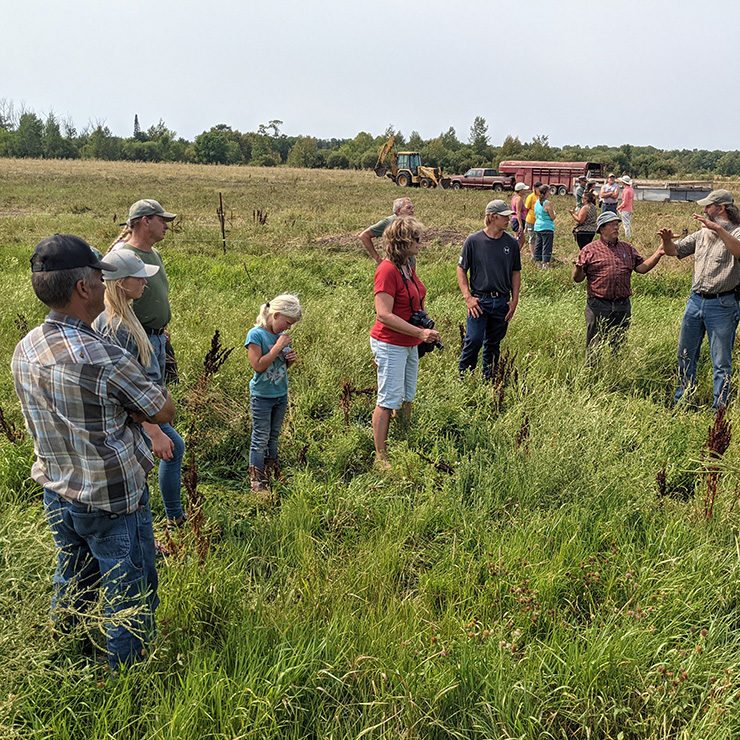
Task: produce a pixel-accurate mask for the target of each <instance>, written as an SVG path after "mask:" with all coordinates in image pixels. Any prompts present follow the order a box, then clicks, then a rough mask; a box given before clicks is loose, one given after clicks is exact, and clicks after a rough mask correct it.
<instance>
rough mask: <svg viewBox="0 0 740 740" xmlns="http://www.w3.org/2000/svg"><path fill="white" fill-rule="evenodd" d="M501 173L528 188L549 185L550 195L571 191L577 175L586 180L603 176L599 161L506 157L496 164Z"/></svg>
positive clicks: (602, 168) (565, 193) (602, 167)
mask: <svg viewBox="0 0 740 740" xmlns="http://www.w3.org/2000/svg"><path fill="white" fill-rule="evenodd" d="M498 171H499V172H500V173H501V174H505V175H513V176H514V178H515V180H516V182H523V183H525V184H526V185H528V186H529V187H530V188H531V187H533V186H534V183H536V182H541V183H542V184H543V185H549V186H550V193H551V194H552V195H568V194H569V193H572V192H573V190H574V188H575V186H576V184H577V182H578V178H579V177H586V178H587V179H588V180H593V179H595V178H603V177H604V166H603V165H602V164H601V163H600V162H529V161H525V160H517V159H514V160H512V159H507V160H504V161H503V162H501V163H500V164H499V166H498Z"/></svg>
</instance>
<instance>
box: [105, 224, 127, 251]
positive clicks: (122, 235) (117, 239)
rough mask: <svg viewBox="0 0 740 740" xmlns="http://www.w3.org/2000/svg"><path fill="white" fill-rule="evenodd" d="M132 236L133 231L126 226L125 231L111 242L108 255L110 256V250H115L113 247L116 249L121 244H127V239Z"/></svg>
mask: <svg viewBox="0 0 740 740" xmlns="http://www.w3.org/2000/svg"><path fill="white" fill-rule="evenodd" d="M131 234H133V229H132V228H131V227H130V226H128V225H127V226H124V227H123V229H121V233H120V234H119V235H118V236H117V237H116V238H115V239H114V240H113V241H112V242H111V244H110V246H109V247H108V251H107V252H106V254H109V253H110V250H111V249H113V247H115V246H116V244H118V243H119V242H125V241H126V239H128V238H129V237H130V236H131Z"/></svg>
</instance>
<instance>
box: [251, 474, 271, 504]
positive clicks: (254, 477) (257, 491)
mask: <svg viewBox="0 0 740 740" xmlns="http://www.w3.org/2000/svg"><path fill="white" fill-rule="evenodd" d="M249 483H250V488H251V489H252V493H253V494H254V502H255V504H257V506H274V505H275V503H276V501H275V497H274V496H273V495H272V491H270V489H269V488H268V486H267V482H266V479H265V471H264V470H261V469H260V468H258V467H257V466H256V465H250V466H249Z"/></svg>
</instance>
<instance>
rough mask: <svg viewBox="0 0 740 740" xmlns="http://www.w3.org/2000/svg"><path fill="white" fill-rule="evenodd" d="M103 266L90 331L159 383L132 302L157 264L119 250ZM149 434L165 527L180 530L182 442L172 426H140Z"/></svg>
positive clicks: (153, 358)
mask: <svg viewBox="0 0 740 740" xmlns="http://www.w3.org/2000/svg"><path fill="white" fill-rule="evenodd" d="M105 261H106V264H111V265H115V266H116V270H115V271H105V272H104V274H103V279H104V280H105V311H103V313H101V314H100V316H98V317H97V319H95V321H94V322H93V329H95V331H97V332H98V333H99V334H101V335H102V336H103V337H105V338H106V339H107V340H108V341H109V342H112V343H113V344H117V345H119V346H121V347H123V348H124V349H125V350H127V351H128V352H130V353H131V354H132V355H133V356H134V357H136V358H137V359H138V360H139V363H140V364H141V366H142V367H143V368H144V370H145V371H146V373H147V375H148V376H149V378H150V379H151V380H152V381H154V382H155V383H161V382H162V380H161V375H160V369H159V363H158V361H157V357H156V355H155V354H154V350H153V349H152V345H151V343H150V342H149V337H148V336H147V333H146V331H145V330H144V327H143V326H142V325H141V323H140V322H139V319H137V318H136V314H135V313H134V309H133V308H132V305H131V304H132V303H133V301H134V300H135V299H136V298H140V297H141V295H142V294H143V293H144V290H145V289H146V282H147V278H149V277H151V276H152V275H154V274H156V272H157V271H158V270H159V267H158V266H157V265H147V264H144V262H142V260H141V259H140V258H139V257H138V256H137V255H136V254H135V253H134V252H132V251H130V250H128V249H120V250H116V251H113V252H110V251H109V252H108V254H107V255H106V257H105ZM142 427H143V428H144V431H145V432H146V433H147V434H148V435H149V438H150V440H151V443H152V452H153V453H154V454H155V455H156V456H157V457H159V458H160V463H159V490H160V492H161V494H162V501H163V502H164V509H165V514H166V515H167V528H168V529H176V528H177V527H181V526H182V525H183V524H184V523H185V521H186V520H187V516H186V515H185V512H184V511H183V509H182V501H181V499H180V486H181V480H182V459H183V456H184V454H185V443H184V442H183V441H182V437H181V436H180V435H179V434H178V433H177V432H176V431H175V429H174V427H173V426H172V425H171V424H149V423H147V422H143V423H142Z"/></svg>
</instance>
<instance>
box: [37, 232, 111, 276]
mask: <svg viewBox="0 0 740 740" xmlns="http://www.w3.org/2000/svg"><path fill="white" fill-rule="evenodd" d="M76 267H94V268H95V269H96V270H115V269H116V267H115V265H111V264H108V263H107V262H103V261H102V260H101V259H100V258H99V257H98V255H96V254H95V252H94V251H93V248H92V247H91V246H90V245H89V244H88V243H87V242H86V241H85V240H84V239H82V238H81V237H79V236H75V235H74V234H54V236H47V237H46V239H42V240H41V241H40V242H39V243H38V244H37V245H36V248H35V249H34V250H33V255H32V257H31V272H56V271H57V270H73V269H75V268H76Z"/></svg>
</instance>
